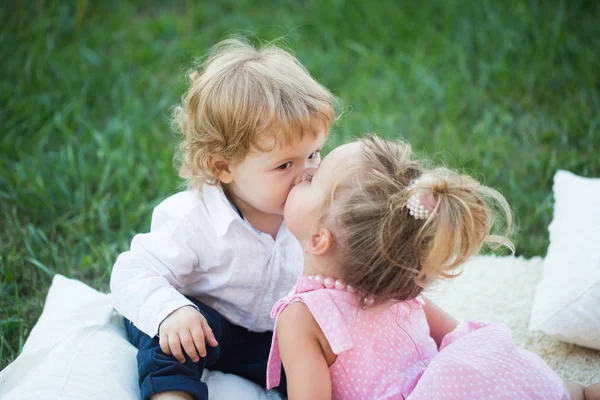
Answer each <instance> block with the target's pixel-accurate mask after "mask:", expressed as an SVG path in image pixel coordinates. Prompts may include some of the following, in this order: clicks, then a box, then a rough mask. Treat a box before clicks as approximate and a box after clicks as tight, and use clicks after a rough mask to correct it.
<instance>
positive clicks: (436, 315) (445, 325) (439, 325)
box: [423, 297, 458, 348]
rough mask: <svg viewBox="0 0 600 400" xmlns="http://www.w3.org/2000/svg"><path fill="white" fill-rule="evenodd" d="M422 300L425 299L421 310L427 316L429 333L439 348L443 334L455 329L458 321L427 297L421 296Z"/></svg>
mask: <svg viewBox="0 0 600 400" xmlns="http://www.w3.org/2000/svg"><path fill="white" fill-rule="evenodd" d="M423 300H424V301H425V305H424V306H423V311H425V316H426V317H427V323H428V324H429V331H430V335H431V337H432V338H433V340H435V343H436V344H437V346H438V348H439V347H440V344H441V343H442V339H443V338H444V336H446V335H447V334H448V333H450V332H452V331H453V330H454V329H456V326H457V325H458V321H457V320H456V319H454V318H453V317H452V316H451V315H450V314H448V313H446V312H445V311H444V310H442V309H441V308H439V307H438V306H436V305H435V304H433V302H431V301H430V300H429V299H427V298H425V297H423Z"/></svg>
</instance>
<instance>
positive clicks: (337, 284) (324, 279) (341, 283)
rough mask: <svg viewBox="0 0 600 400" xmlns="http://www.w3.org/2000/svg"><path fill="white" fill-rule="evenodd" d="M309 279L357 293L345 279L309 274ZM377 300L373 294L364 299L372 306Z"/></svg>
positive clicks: (325, 285)
mask: <svg viewBox="0 0 600 400" xmlns="http://www.w3.org/2000/svg"><path fill="white" fill-rule="evenodd" d="M307 278H308V280H311V281H313V282H317V283H318V284H319V285H322V286H324V287H325V288H326V289H334V288H335V289H337V290H345V291H346V292H348V293H352V294H354V293H356V292H357V291H356V289H354V288H353V287H352V286H350V285H347V284H346V282H345V281H344V280H343V279H333V278H330V277H324V276H323V275H309V276H307ZM374 302H375V300H374V298H373V296H368V297H366V298H365V300H364V303H365V304H364V305H365V306H367V307H369V306H372V305H373V303H374Z"/></svg>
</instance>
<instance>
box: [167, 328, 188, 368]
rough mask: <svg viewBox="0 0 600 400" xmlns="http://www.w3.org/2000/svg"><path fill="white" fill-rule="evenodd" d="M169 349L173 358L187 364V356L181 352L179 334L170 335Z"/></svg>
mask: <svg viewBox="0 0 600 400" xmlns="http://www.w3.org/2000/svg"><path fill="white" fill-rule="evenodd" d="M169 348H170V349H171V353H172V354H173V357H175V359H176V360H177V361H179V362H180V363H182V364H185V356H184V355H183V352H182V351H181V342H180V341H179V335H178V334H177V333H173V334H172V335H169Z"/></svg>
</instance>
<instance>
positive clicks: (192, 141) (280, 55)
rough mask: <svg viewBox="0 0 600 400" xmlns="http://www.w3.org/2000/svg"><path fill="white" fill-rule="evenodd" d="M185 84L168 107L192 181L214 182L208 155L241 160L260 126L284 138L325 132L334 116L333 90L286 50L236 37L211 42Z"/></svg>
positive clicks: (256, 141) (184, 173) (183, 171)
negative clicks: (176, 102) (181, 93)
mask: <svg viewBox="0 0 600 400" xmlns="http://www.w3.org/2000/svg"><path fill="white" fill-rule="evenodd" d="M189 81H190V86H189V90H188V91H187V93H186V94H185V96H184V97H183V100H182V103H181V104H180V105H178V106H176V107H175V108H174V110H173V122H174V124H175V126H176V127H177V128H178V130H179V132H180V133H181V135H182V142H181V144H180V146H179V150H180V157H179V158H180V160H179V162H180V171H179V173H180V176H181V177H183V178H186V179H187V180H188V185H189V186H191V187H201V186H202V185H203V184H204V183H213V184H214V183H216V181H217V175H218V171H214V170H213V169H212V168H211V163H210V158H211V156H221V157H223V158H224V159H225V160H227V161H228V162H232V163H235V162H238V161H241V160H242V159H243V158H244V157H245V156H246V155H247V154H248V152H249V151H250V150H251V149H258V150H260V151H268V150H270V149H265V148H262V147H261V142H260V140H261V137H262V135H263V134H264V133H268V134H271V135H273V136H274V137H275V139H277V140H281V141H283V142H284V143H292V142H294V141H295V140H297V139H301V138H302V136H303V135H304V134H306V133H309V134H311V135H315V136H316V134H317V132H318V131H319V130H323V131H324V132H325V133H326V132H327V131H328V130H329V127H330V126H331V124H332V123H333V121H334V119H335V111H334V96H333V95H332V94H331V93H330V92H329V91H328V90H327V89H326V88H325V87H323V86H322V85H321V84H319V83H318V82H317V81H316V80H314V79H313V78H312V77H311V76H310V74H309V73H308V71H307V70H306V68H304V67H303V66H302V64H300V62H299V61H298V60H297V59H296V58H295V57H294V56H292V55H291V54H290V53H288V52H286V51H284V50H282V49H281V48H279V47H276V46H275V45H273V44H267V45H265V46H263V47H261V48H255V47H253V46H252V45H251V44H250V43H249V42H248V41H246V40H243V39H239V38H237V39H227V40H224V41H222V42H220V43H218V44H216V45H215V46H214V47H213V48H212V49H211V50H210V52H209V54H208V55H207V57H206V59H205V60H204V61H203V62H201V63H200V64H199V65H198V66H197V68H194V69H193V70H192V71H191V72H190V73H189Z"/></svg>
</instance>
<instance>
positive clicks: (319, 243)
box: [306, 228, 333, 256]
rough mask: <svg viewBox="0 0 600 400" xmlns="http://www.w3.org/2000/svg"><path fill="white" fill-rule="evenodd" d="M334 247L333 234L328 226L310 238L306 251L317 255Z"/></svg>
mask: <svg viewBox="0 0 600 400" xmlns="http://www.w3.org/2000/svg"><path fill="white" fill-rule="evenodd" d="M331 247H333V235H332V234H331V231H330V230H329V229H327V228H319V230H318V231H317V232H316V233H314V234H313V235H312V237H311V238H310V244H309V248H308V249H306V251H307V252H308V253H310V254H313V255H315V256H322V255H324V254H325V253H327V252H328V251H329V250H331Z"/></svg>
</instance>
